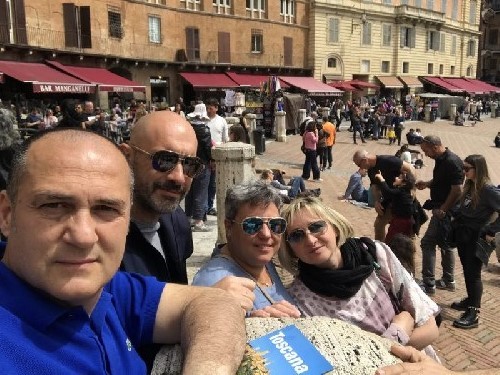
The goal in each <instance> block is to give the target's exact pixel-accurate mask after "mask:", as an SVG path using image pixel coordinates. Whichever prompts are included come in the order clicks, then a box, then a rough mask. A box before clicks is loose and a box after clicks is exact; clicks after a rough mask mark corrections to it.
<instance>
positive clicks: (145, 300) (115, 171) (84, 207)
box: [0, 129, 246, 375]
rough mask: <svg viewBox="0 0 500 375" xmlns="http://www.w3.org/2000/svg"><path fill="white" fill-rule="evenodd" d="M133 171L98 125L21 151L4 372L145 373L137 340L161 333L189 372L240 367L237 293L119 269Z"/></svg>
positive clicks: (11, 224)
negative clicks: (180, 351)
mask: <svg viewBox="0 0 500 375" xmlns="http://www.w3.org/2000/svg"><path fill="white" fill-rule="evenodd" d="M132 176H133V175H132V172H131V170H130V167H129V165H128V163H127V160H126V158H125V157H124V156H123V154H122V153H121V152H120V150H119V149H118V148H117V146H116V145H114V144H113V143H112V142H111V141H110V140H109V139H106V138H104V137H102V136H100V135H98V134H95V133H92V132H86V131H82V130H77V129H55V130H53V131H50V132H42V133H38V135H36V136H34V137H31V138H30V139H29V140H28V141H27V143H25V144H24V146H23V147H22V148H20V149H19V150H18V151H17V153H16V155H15V156H14V161H13V164H12V174H11V178H10V180H9V184H8V186H7V190H6V191H5V190H4V191H2V192H0V229H1V231H2V233H3V234H4V235H5V236H6V237H8V242H7V245H6V248H5V252H4V254H3V259H2V261H1V263H0V368H1V369H2V373H4V374H35V373H44V374H102V373H106V374H116V375H122V374H145V373H146V366H145V364H144V362H143V361H142V360H141V358H140V357H139V355H138V354H137V351H136V348H137V347H139V346H141V345H144V344H150V343H153V342H155V343H166V344H175V343H179V342H180V343H181V346H182V348H183V352H184V353H183V358H184V364H183V372H184V373H187V374H206V373H213V374H228V375H229V374H234V373H235V372H236V370H237V368H238V366H239V364H240V362H241V359H242V356H243V352H244V348H245V341H246V335H245V326H244V319H243V313H242V309H241V307H240V306H239V304H238V303H237V301H236V300H235V299H234V298H233V297H231V296H230V295H229V294H228V293H226V292H224V291H221V290H215V289H214V288H199V287H193V286H187V285H176V284H173V283H169V284H166V283H163V282H160V281H158V280H157V279H155V278H154V277H144V276H141V275H138V274H129V273H124V272H117V270H118V266H119V265H120V261H121V259H122V256H123V252H124V249H125V237H126V235H127V231H128V228H129V220H130V210H131V202H132V191H133V177H132ZM0 257H1V255H0ZM207 322H209V324H207Z"/></svg>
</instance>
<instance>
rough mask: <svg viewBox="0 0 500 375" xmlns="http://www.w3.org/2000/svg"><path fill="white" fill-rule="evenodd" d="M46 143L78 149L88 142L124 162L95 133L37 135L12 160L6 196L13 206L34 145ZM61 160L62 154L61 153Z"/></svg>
mask: <svg viewBox="0 0 500 375" xmlns="http://www.w3.org/2000/svg"><path fill="white" fill-rule="evenodd" d="M46 141H56V142H55V143H57V144H61V145H70V146H71V148H78V147H79V146H80V145H82V147H84V145H85V141H90V143H92V144H96V145H99V146H98V147H99V148H101V149H102V150H103V153H104V154H106V153H109V152H115V153H116V154H117V157H118V158H119V159H122V160H124V161H125V162H126V159H125V157H124V155H123V154H122V152H121V151H120V149H119V148H118V146H117V145H115V144H114V143H113V142H111V141H110V140H109V139H108V138H105V137H103V136H100V135H98V134H96V133H93V132H89V131H85V130H83V129H79V128H60V129H55V130H51V131H49V132H41V133H38V134H36V135H34V136H32V137H31V138H29V139H28V140H26V141H25V142H24V143H23V144H22V145H21V146H20V147H19V148H18V149H17V150H16V153H15V155H14V158H13V160H12V170H11V173H10V176H9V181H8V184H7V194H8V196H9V198H10V200H11V201H12V203H13V204H15V201H16V197H17V192H18V190H19V186H20V184H21V183H22V180H23V177H24V174H25V173H26V171H27V169H28V160H29V158H28V156H29V154H30V151H31V149H32V148H33V146H34V145H37V144H39V143H45V142H46ZM51 143H52V142H51ZM40 152H42V153H44V152H47V153H52V154H54V153H57V148H52V147H44V148H42V150H41V151H40ZM60 157H61V158H64V154H63V153H61V155H60ZM127 169H128V170H129V173H130V189H131V191H133V174H132V171H131V169H130V168H127Z"/></svg>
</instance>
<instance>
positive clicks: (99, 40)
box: [0, 25, 306, 68]
mask: <svg viewBox="0 0 500 375" xmlns="http://www.w3.org/2000/svg"><path fill="white" fill-rule="evenodd" d="M2 29H4V28H2V27H1V25H0V38H1V40H0V44H2V41H3V44H4V45H9V44H13V45H15V44H18V43H16V42H15V41H14V40H11V39H10V37H9V35H2ZM26 35H27V41H28V43H27V45H28V46H29V47H33V48H43V49H46V50H51V51H54V52H61V51H62V52H72V53H77V54H82V55H98V56H105V57H110V58H118V59H127V60H145V61H158V62H162V63H165V62H167V63H168V62H180V63H182V62H185V63H188V64H191V63H193V64H200V65H204V64H208V65H219V64H220V65H238V66H247V67H252V68H258V67H282V68H305V67H306V66H305V64H306V62H305V57H304V56H303V55H301V54H294V55H293V56H292V62H293V65H287V66H285V65H284V58H283V53H282V52H281V49H282V46H281V45H273V46H271V47H270V48H269V50H270V51H272V52H267V51H264V52H263V53H252V52H251V51H250V44H249V45H248V49H249V51H248V52H240V51H241V49H240V50H239V51H238V52H234V51H231V53H230V61H231V62H230V63H226V62H221V61H219V51H217V50H204V49H203V48H202V49H201V50H200V55H199V56H200V57H199V59H197V60H196V61H195V60H193V61H190V60H189V59H188V60H187V61H182V60H179V52H178V51H179V50H182V49H183V48H184V47H183V46H175V45H174V43H170V42H169V40H164V41H163V43H162V44H159V43H149V42H147V41H145V42H144V43H136V42H132V43H131V42H128V40H129V39H130V40H139V39H140V38H143V39H147V35H146V36H144V35H141V36H140V37H135V38H133V37H130V36H128V37H127V38H123V39H116V38H108V37H107V36H102V37H101V36H96V35H93V36H92V37H91V48H80V47H67V46H66V42H65V36H64V31H57V30H52V29H42V28H38V27H30V26H28V27H27V28H26ZM172 42H173V41H172ZM23 45H25V46H26V44H23ZM180 55H183V54H180Z"/></svg>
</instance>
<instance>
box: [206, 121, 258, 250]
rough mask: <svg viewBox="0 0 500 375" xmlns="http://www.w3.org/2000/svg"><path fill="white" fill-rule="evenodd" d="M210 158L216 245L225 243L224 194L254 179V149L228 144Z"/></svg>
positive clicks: (216, 149)
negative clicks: (214, 184) (216, 230)
mask: <svg viewBox="0 0 500 375" xmlns="http://www.w3.org/2000/svg"><path fill="white" fill-rule="evenodd" d="M254 116H255V115H254ZM212 158H213V159H214V160H215V164H216V167H215V168H216V169H215V170H216V186H217V196H216V198H217V226H218V228H219V233H218V236H217V243H225V242H226V229H225V227H224V218H225V217H226V209H225V207H224V201H225V199H226V192H227V189H228V188H229V187H231V186H234V185H238V184H241V183H243V182H246V181H250V180H252V179H255V171H254V167H253V163H254V158H255V148H254V147H253V146H251V145H249V144H246V143H242V142H228V143H224V144H222V145H220V146H216V147H215V148H213V149H212Z"/></svg>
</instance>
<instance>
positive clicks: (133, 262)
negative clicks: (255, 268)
mask: <svg viewBox="0 0 500 375" xmlns="http://www.w3.org/2000/svg"><path fill="white" fill-rule="evenodd" d="M121 149H122V151H123V152H124V153H125V155H126V157H127V160H128V162H129V164H130V166H131V168H132V171H133V173H134V178H135V184H134V202H133V205H132V211H131V222H130V227H129V232H128V235H127V242H126V245H125V246H126V247H125V254H124V256H123V261H122V263H121V266H120V268H121V270H123V271H127V272H136V273H140V274H142V275H150V276H155V277H156V278H158V279H159V280H161V281H167V282H174V283H180V284H187V282H188V278H187V271H186V260H187V259H188V258H189V257H190V256H191V254H192V253H193V237H192V233H191V227H190V223H189V220H188V218H187V216H186V214H185V213H184V211H183V210H182V209H181V208H180V207H179V202H180V201H181V200H182V199H183V198H184V196H185V195H186V193H187V192H188V191H189V189H190V187H191V183H192V180H193V177H195V176H196V174H197V173H200V172H201V171H202V170H203V164H202V163H201V161H200V159H199V158H197V157H196V149H197V141H196V135H195V132H194V130H193V128H192V126H191V125H190V124H189V123H188V122H187V121H186V120H184V119H183V118H182V117H180V116H179V115H177V114H176V113H174V112H170V111H158V112H153V113H151V114H149V115H146V116H144V117H142V118H141V119H140V120H139V121H138V122H137V123H136V124H135V126H134V128H133V129H132V132H131V135H130V142H129V143H128V144H122V145H121ZM158 349H159V348H158V347H154V348H150V347H148V348H141V350H140V354H141V356H142V357H143V359H144V360H145V362H146V364H147V365H148V368H151V366H152V363H153V360H154V356H155V355H156V353H157V351H158Z"/></svg>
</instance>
